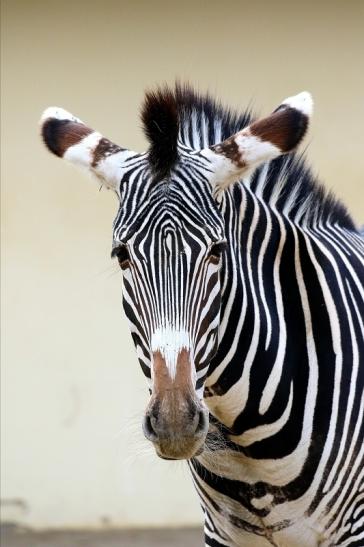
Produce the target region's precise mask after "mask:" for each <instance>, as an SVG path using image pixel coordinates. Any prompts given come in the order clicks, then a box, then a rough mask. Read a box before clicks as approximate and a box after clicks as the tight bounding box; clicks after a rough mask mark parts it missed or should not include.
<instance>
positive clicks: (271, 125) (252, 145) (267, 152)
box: [201, 91, 313, 190]
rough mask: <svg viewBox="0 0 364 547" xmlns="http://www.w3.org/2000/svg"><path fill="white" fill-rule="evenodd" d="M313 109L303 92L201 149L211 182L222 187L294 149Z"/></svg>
mask: <svg viewBox="0 0 364 547" xmlns="http://www.w3.org/2000/svg"><path fill="white" fill-rule="evenodd" d="M312 109H313V101H312V97H311V95H310V94H309V93H308V92H307V91H303V92H302V93H300V94H299V95H295V96H294V97H289V98H288V99H285V100H284V101H283V102H282V103H281V105H280V106H279V107H278V108H277V109H276V110H275V111H274V112H273V113H272V114H270V116H268V117H266V118H263V119H261V120H258V121H256V122H254V123H252V124H251V125H249V126H248V127H246V128H245V129H243V130H242V131H239V132H238V133H236V134H235V135H233V136H231V137H229V138H228V139H226V140H225V141H223V142H221V143H220V144H216V145H214V146H211V147H210V148H205V149H203V150H201V154H202V155H203V156H205V157H206V158H208V159H209V160H210V162H211V164H212V170H211V171H212V173H211V176H210V182H211V184H212V185H213V186H214V187H217V188H219V189H222V190H223V189H225V188H227V187H228V186H229V185H230V184H232V183H234V182H236V181H237V180H239V179H241V178H242V177H244V176H246V175H248V174H249V172H251V171H252V170H253V169H255V168H256V167H258V166H259V165H260V164H262V163H264V162H266V161H270V160H272V159H274V158H276V157H278V156H280V155H282V154H286V153H288V152H291V151H292V150H294V149H295V148H296V147H297V146H298V145H299V144H300V142H301V141H302V139H303V137H304V136H305V134H306V131H307V128H308V124H309V120H310V117H311V115H312Z"/></svg>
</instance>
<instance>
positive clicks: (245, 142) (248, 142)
mask: <svg viewBox="0 0 364 547" xmlns="http://www.w3.org/2000/svg"><path fill="white" fill-rule="evenodd" d="M235 142H236V144H237V145H238V148H239V154H240V161H242V162H244V163H245V164H246V165H247V166H248V167H251V166H253V165H256V164H259V163H262V162H265V161H269V160H272V159H274V158H276V157H278V156H280V155H281V154H282V151H281V150H280V149H279V148H278V147H277V146H275V145H274V144H272V143H271V142H269V141H263V140H261V139H260V138H259V137H255V136H254V135H250V134H249V132H248V130H244V131H242V132H241V133H238V134H237V135H236V138H235Z"/></svg>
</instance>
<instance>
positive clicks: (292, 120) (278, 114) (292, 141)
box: [250, 104, 308, 152]
mask: <svg viewBox="0 0 364 547" xmlns="http://www.w3.org/2000/svg"><path fill="white" fill-rule="evenodd" d="M307 128H308V117H307V116H306V115H305V114H303V113H302V112H300V111H299V110H297V109H296V108H292V107H290V106H287V105H284V104H283V105H281V106H279V107H278V108H277V110H275V111H274V112H273V113H272V114H271V115H270V116H268V117H267V118H263V119H262V120H258V121H256V122H254V123H253V124H252V125H251V126H250V132H251V134H252V135H254V136H256V137H259V138H260V139H261V140H262V141H269V142H271V143H272V144H274V145H275V146H277V147H278V148H279V149H280V150H281V151H282V152H290V151H291V150H294V149H295V148H296V146H297V145H298V144H299V143H300V142H301V140H302V139H303V137H304V135H305V133H306V131H307Z"/></svg>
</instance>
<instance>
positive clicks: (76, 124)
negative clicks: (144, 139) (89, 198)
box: [40, 107, 134, 190]
mask: <svg viewBox="0 0 364 547" xmlns="http://www.w3.org/2000/svg"><path fill="white" fill-rule="evenodd" d="M40 124H41V134H42V137H43V141H44V144H45V145H46V147H47V148H48V150H49V151H50V152H52V153H53V154H55V155H56V156H58V157H60V158H64V159H66V160H68V161H69V162H71V163H73V164H74V165H77V166H78V167H81V168H84V169H86V170H87V171H88V172H89V173H91V174H93V175H96V177H97V178H98V179H99V181H100V182H101V183H102V184H105V186H107V187H108V188H110V189H113V190H117V187H118V183H119V182H120V179H121V176H122V166H123V163H124V161H125V160H126V158H127V157H129V156H130V155H133V154H134V152H130V151H129V150H126V149H124V148H121V147H120V146H118V145H117V144H114V143H112V142H111V141H109V140H108V139H106V138H105V137H103V136H102V135H101V134H100V133H98V132H97V131H94V130H93V129H90V128H89V127H87V125H85V124H84V123H83V122H82V121H81V120H80V119H79V118H76V117H75V116H73V115H72V114H70V113H69V112H67V111H66V110H63V108H58V107H50V108H47V110H45V111H44V113H43V115H42V117H41V120H40Z"/></svg>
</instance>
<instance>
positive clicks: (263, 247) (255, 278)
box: [41, 83, 364, 547]
mask: <svg viewBox="0 0 364 547" xmlns="http://www.w3.org/2000/svg"><path fill="white" fill-rule="evenodd" d="M312 109H313V102H312V98H311V95H310V94H309V93H308V92H302V93H300V94H298V95H296V96H293V97H290V98H288V99H286V100H284V101H283V102H282V103H281V104H280V106H279V107H278V108H277V109H276V110H275V111H274V112H273V113H272V114H270V115H269V116H267V117H265V118H262V119H255V118H254V117H253V115H252V113H251V112H250V111H245V112H244V113H242V114H236V113H235V112H233V111H232V110H230V109H227V108H225V107H223V106H222V105H221V103H220V102H218V101H216V100H215V99H213V98H212V97H211V96H210V95H201V94H199V93H198V92H196V91H195V90H194V89H193V88H192V87H191V86H189V85H183V84H181V83H177V84H176V85H175V86H174V87H168V86H162V87H159V88H157V89H156V90H154V91H148V92H147V93H146V96H145V101H144V105H143V107H142V112H141V119H142V123H143V128H144V132H145V135H146V137H147V139H148V141H149V148H148V150H147V152H145V153H136V152H133V151H130V150H128V149H126V148H122V147H120V146H118V145H116V144H114V143H112V142H111V141H109V140H108V139H106V138H105V137H103V136H102V135H101V134H100V133H98V132H96V131H94V130H92V129H90V128H89V127H88V126H87V125H85V124H84V123H83V122H82V121H81V120H79V119H78V118H76V117H74V116H73V115H71V114H69V113H68V112H66V111H64V110H63V109H61V108H57V107H51V108H48V109H47V110H46V111H45V112H44V114H43V116H42V118H41V133H42V137H43V140H44V143H45V145H46V146H47V147H48V149H49V150H50V151H51V152H53V153H54V154H56V155H57V156H59V157H63V158H65V159H66V160H68V161H70V162H71V163H74V164H76V165H78V166H79V167H82V168H83V169H86V170H87V171H88V172H89V173H91V174H92V175H94V176H95V177H96V179H97V180H98V181H99V182H100V181H101V184H102V185H104V186H106V187H107V188H109V189H111V190H113V191H114V192H115V194H116V195H117V197H118V199H119V204H120V205H119V210H118V213H117V215H116V218H115V220H114V224H113V243H112V253H111V254H112V257H116V258H117V260H118V262H119V264H120V267H121V270H122V275H123V308H124V311H125V314H126V317H127V320H128V322H129V325H130V330H131V335H132V338H133V341H134V344H135V347H136V353H137V357H138V360H139V363H140V366H141V368H142V371H143V373H144V375H145V377H146V379H147V383H148V388H149V393H150V401H149V403H148V406H147V408H146V411H145V415H144V418H143V431H144V434H145V436H146V438H147V439H148V440H150V441H151V443H152V444H153V445H154V448H155V450H156V453H157V454H158V456H159V457H161V458H164V459H167V460H179V459H185V460H187V462H188V466H189V469H190V473H191V476H192V480H193V483H194V487H195V489H196V491H197V493H198V496H199V499H200V504H201V507H202V510H203V514H204V533H205V545H206V546H210V547H222V546H225V547H226V546H230V547H233V546H241V545H244V546H248V545H249V546H259V547H264V546H265V545H267V546H268V545H275V546H290V547H296V546H297V547H311V546H317V545H320V546H325V547H328V546H332V545H340V546H352V547H353V546H357V547H359V546H361V547H363V545H364V465H363V464H364V442H363V441H364V389H363V385H364V325H363V323H364V289H363V285H364V239H363V237H362V235H360V233H359V231H358V229H357V228H356V227H355V225H354V222H353V220H352V218H351V216H350V215H349V213H348V212H347V210H346V208H345V207H344V205H342V204H341V203H340V202H339V201H338V200H337V199H336V198H334V197H333V196H332V195H331V194H330V193H328V192H327V191H325V190H324V188H323V187H322V186H321V185H320V183H319V182H318V180H317V178H316V177H315V176H314V175H313V174H312V172H311V171H310V169H309V167H307V165H306V160H305V159H304V156H303V154H298V153H297V152H296V151H295V150H296V148H297V147H298V145H299V144H300V143H301V142H302V140H303V138H304V136H305V134H306V132H307V129H308V126H309V121H310V118H311V114H312Z"/></svg>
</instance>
